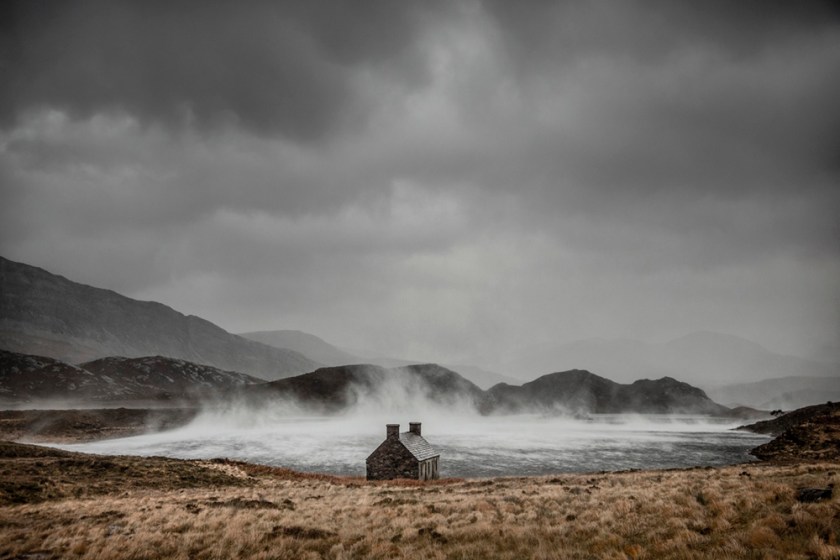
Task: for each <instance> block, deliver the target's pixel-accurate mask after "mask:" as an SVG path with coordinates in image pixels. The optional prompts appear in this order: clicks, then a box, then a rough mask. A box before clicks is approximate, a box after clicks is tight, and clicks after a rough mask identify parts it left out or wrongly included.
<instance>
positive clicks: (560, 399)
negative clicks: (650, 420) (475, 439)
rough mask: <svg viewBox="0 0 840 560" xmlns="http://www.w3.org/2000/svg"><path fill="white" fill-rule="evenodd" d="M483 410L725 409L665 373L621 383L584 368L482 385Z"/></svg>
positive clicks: (708, 411) (648, 411) (676, 411)
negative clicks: (484, 389) (520, 382)
mask: <svg viewBox="0 0 840 560" xmlns="http://www.w3.org/2000/svg"><path fill="white" fill-rule="evenodd" d="M482 409H483V411H484V412H507V413H514V412H524V411H528V410H535V409H536V410H541V411H546V412H552V411H553V412H558V413H570V414H585V413H596V414H598V413H602V414H618V413H625V412H636V413H645V414H681V413H684V414H710V415H721V414H725V413H726V412H727V411H728V409H727V408H726V407H723V406H720V405H719V404H717V403H715V402H713V401H712V400H711V399H709V398H708V397H707V396H706V394H705V393H704V392H703V391H702V390H701V389H698V388H697V387H693V386H691V385H689V384H688V383H683V382H681V381H677V380H675V379H671V378H670V377H663V378H662V379H657V380H649V379H644V380H639V381H636V382H634V383H632V384H626V385H625V384H620V383H616V382H614V381H611V380H609V379H606V378H604V377H600V376H598V375H595V374H593V373H590V372H588V371H585V370H577V369H575V370H570V371H563V372H558V373H551V374H548V375H543V376H542V377H539V378H537V379H535V380H534V381H531V382H529V383H525V384H523V385H520V386H513V385H507V384H503V383H502V384H499V385H496V386H494V387H492V388H490V390H489V391H487V396H486V399H485V401H484V404H483V408H482Z"/></svg>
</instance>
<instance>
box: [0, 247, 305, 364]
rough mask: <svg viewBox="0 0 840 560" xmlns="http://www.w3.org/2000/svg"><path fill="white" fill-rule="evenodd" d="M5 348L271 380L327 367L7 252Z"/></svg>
mask: <svg viewBox="0 0 840 560" xmlns="http://www.w3.org/2000/svg"><path fill="white" fill-rule="evenodd" d="M0 348H3V349H5V350H11V351H14V352H19V353H24V354H34V355H42V356H50V357H52V358H55V359H59V360H62V361H64V362H70V363H79V362H83V361H89V360H94V359H97V358H102V357H106V356H127V357H130V358H135V357H141V356H153V355H160V356H167V357H170V358H177V359H181V360H187V361H190V362H195V363H199V364H207V365H210V366H213V367H215V368H219V369H222V370H229V371H239V372H243V373H247V374H250V375H255V376H258V377H260V378H264V379H279V378H282V377H287V376H289V375H294V374H298V373H303V372H307V371H312V370H314V369H316V368H317V367H319V366H320V365H321V364H319V363H318V362H315V361H313V360H310V359H309V358H307V357H305V356H304V355H302V354H300V353H298V352H294V351H291V350H286V349H281V348H274V347H272V346H268V345H265V344H261V343H259V342H255V341H253V340H248V339H245V338H242V337H240V336H236V335H234V334H231V333H229V332H227V331H225V330H224V329H222V328H220V327H218V326H216V325H214V324H213V323H211V322H209V321H206V320H204V319H201V318H199V317H194V316H186V315H183V314H181V313H179V312H177V311H175V310H174V309H171V308H169V307H167V306H165V305H163V304H160V303H155V302H149V301H138V300H134V299H131V298H128V297H125V296H122V295H120V294H118V293H116V292H113V291H110V290H103V289H100V288H94V287H91V286H86V285H83V284H78V283H76V282H72V281H70V280H67V279H66V278H64V277H62V276H57V275H54V274H51V273H49V272H47V271H45V270H42V269H40V268H36V267H33V266H29V265H26V264H21V263H16V262H13V261H10V260H7V259H4V258H2V257H0Z"/></svg>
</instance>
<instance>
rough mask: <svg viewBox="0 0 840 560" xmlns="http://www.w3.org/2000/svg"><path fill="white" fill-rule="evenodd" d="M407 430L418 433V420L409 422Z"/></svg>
mask: <svg viewBox="0 0 840 560" xmlns="http://www.w3.org/2000/svg"><path fill="white" fill-rule="evenodd" d="M408 431H409V432H411V433H412V434H416V435H418V436H419V435H420V422H409V423H408Z"/></svg>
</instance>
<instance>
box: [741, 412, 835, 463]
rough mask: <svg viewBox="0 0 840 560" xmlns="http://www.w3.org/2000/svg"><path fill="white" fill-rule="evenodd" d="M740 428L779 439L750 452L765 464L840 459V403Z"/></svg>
mask: <svg viewBox="0 0 840 560" xmlns="http://www.w3.org/2000/svg"><path fill="white" fill-rule="evenodd" d="M740 429H743V430H749V431H752V432H756V433H761V434H773V435H776V436H777V437H776V439H774V440H772V441H770V442H768V443H765V444H764V445H760V446H758V447H756V448H755V449H753V450H752V451H750V453H752V454H753V455H754V456H756V457H758V458H759V459H762V460H765V461H769V460H775V461H786V460H797V461H801V460H806V461H832V460H838V459H840V403H826V404H823V405H816V406H808V407H805V408H801V409H798V410H795V411H793V412H789V413H788V414H785V415H783V416H780V417H779V418H776V419H773V420H767V421H764V422H756V423H755V424H751V425H749V426H742V427H741V428H740Z"/></svg>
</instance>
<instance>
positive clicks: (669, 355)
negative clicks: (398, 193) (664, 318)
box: [500, 331, 840, 406]
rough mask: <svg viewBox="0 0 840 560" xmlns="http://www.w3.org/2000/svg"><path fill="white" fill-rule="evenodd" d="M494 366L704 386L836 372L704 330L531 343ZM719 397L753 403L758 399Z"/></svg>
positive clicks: (525, 372) (837, 368)
mask: <svg viewBox="0 0 840 560" xmlns="http://www.w3.org/2000/svg"><path fill="white" fill-rule="evenodd" d="M500 367H501V369H502V370H503V371H508V372H512V373H515V374H516V375H517V377H520V378H527V377H529V376H532V375H539V374H540V373H542V372H545V371H557V370H558V369H572V368H580V369H587V370H590V371H598V372H599V373H601V374H602V375H605V376H607V377H609V378H610V379H615V380H616V381H620V382H630V381H632V380H634V379H640V378H659V377H665V376H667V377H674V378H677V379H682V380H685V381H687V382H689V383H692V384H694V385H699V386H701V387H703V388H704V389H706V390H707V391H710V390H712V389H714V388H715V387H718V386H722V385H729V384H731V383H732V380H742V381H743V382H752V381H759V380H762V379H767V378H774V377H827V376H836V375H838V372H840V365H838V364H825V363H821V362H817V361H814V360H808V359H804V358H799V357H795V356H786V355H783V354H778V353H776V352H772V351H770V350H768V349H766V348H764V347H762V346H761V345H759V344H756V343H754V342H752V341H749V340H746V339H744V338H741V337H737V336H732V335H727V334H721V333H715V332H707V331H701V332H695V333H691V334H689V335H686V336H683V337H680V338H677V339H674V340H671V341H669V342H665V343H658V344H650V343H645V342H640V341H637V340H627V339H617V340H605V339H587V340H580V341H576V342H571V343H557V344H554V343H548V344H540V345H533V346H529V347H526V348H522V349H520V350H518V351H516V352H513V353H512V355H511V359H510V360H509V361H508V362H507V363H505V364H502V365H501V366H500ZM724 395H725V393H724ZM765 400H769V399H765ZM723 402H724V404H727V405H729V404H746V405H750V406H759V405H761V404H763V402H764V401H762V402H752V401H750V402H737V401H729V400H726V401H723Z"/></svg>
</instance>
